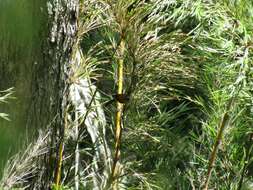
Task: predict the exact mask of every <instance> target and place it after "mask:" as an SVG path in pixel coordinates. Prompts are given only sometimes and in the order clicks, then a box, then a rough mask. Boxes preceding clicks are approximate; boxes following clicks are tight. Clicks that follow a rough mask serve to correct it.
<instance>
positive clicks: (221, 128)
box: [203, 98, 233, 190]
mask: <svg viewBox="0 0 253 190" xmlns="http://www.w3.org/2000/svg"><path fill="white" fill-rule="evenodd" d="M232 102H233V98H231V99H230V100H229V102H228V105H227V109H226V110H227V111H226V112H225V113H224V115H223V117H222V120H221V123H220V126H219V131H218V134H217V137H216V140H215V143H214V146H213V150H212V153H211V156H210V159H209V166H208V170H207V177H206V181H205V184H204V189H203V190H208V186H209V181H210V178H211V174H212V170H213V166H214V162H215V160H216V156H217V152H218V148H219V145H220V141H221V139H222V136H223V132H224V129H225V127H226V126H227V123H228V121H229V115H228V112H229V110H230V108H231V105H232Z"/></svg>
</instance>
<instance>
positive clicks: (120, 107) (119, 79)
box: [111, 38, 125, 182]
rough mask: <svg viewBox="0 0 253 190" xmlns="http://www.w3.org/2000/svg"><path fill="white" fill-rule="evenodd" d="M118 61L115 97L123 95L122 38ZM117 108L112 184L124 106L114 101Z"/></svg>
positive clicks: (123, 43) (118, 157)
mask: <svg viewBox="0 0 253 190" xmlns="http://www.w3.org/2000/svg"><path fill="white" fill-rule="evenodd" d="M119 51H120V59H119V61H118V75H117V86H118V89H117V95H122V94H123V77H124V74H123V71H124V52H125V40H124V38H122V39H121V42H120V46H119ZM116 103H117V108H116V115H115V153H114V158H113V164H112V173H111V177H112V182H114V180H115V178H116V175H117V171H116V166H117V163H118V161H119V159H120V145H121V135H122V115H123V108H124V104H123V103H121V102H119V100H116Z"/></svg>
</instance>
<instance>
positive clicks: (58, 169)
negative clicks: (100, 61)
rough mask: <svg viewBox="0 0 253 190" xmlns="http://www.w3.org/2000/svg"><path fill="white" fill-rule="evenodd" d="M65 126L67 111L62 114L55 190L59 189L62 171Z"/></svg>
mask: <svg viewBox="0 0 253 190" xmlns="http://www.w3.org/2000/svg"><path fill="white" fill-rule="evenodd" d="M66 126H67V109H66V110H65V114H64V126H63V129H62V131H61V132H62V134H60V135H61V138H60V144H59V149H58V158H57V166H56V170H55V187H56V189H57V190H59V189H60V185H61V170H62V160H63V150H64V136H65V128H66Z"/></svg>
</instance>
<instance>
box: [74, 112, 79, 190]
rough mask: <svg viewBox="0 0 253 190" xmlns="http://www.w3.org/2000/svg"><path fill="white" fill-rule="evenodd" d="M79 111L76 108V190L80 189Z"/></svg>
mask: <svg viewBox="0 0 253 190" xmlns="http://www.w3.org/2000/svg"><path fill="white" fill-rule="evenodd" d="M78 119H79V118H78V112H77V110H75V135H76V141H77V142H76V147H75V190H79V160H80V153H79V142H78V136H79V126H78Z"/></svg>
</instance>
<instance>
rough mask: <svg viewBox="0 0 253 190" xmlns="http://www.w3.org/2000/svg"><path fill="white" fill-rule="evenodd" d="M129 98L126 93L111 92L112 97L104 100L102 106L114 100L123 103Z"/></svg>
mask: <svg viewBox="0 0 253 190" xmlns="http://www.w3.org/2000/svg"><path fill="white" fill-rule="evenodd" d="M129 100H130V96H129V95H128V94H113V95H112V99H111V100H109V101H107V102H105V104H104V106H108V105H110V104H111V103H113V102H114V101H118V102H120V103H121V104H125V103H127V102H128V101H129Z"/></svg>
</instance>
